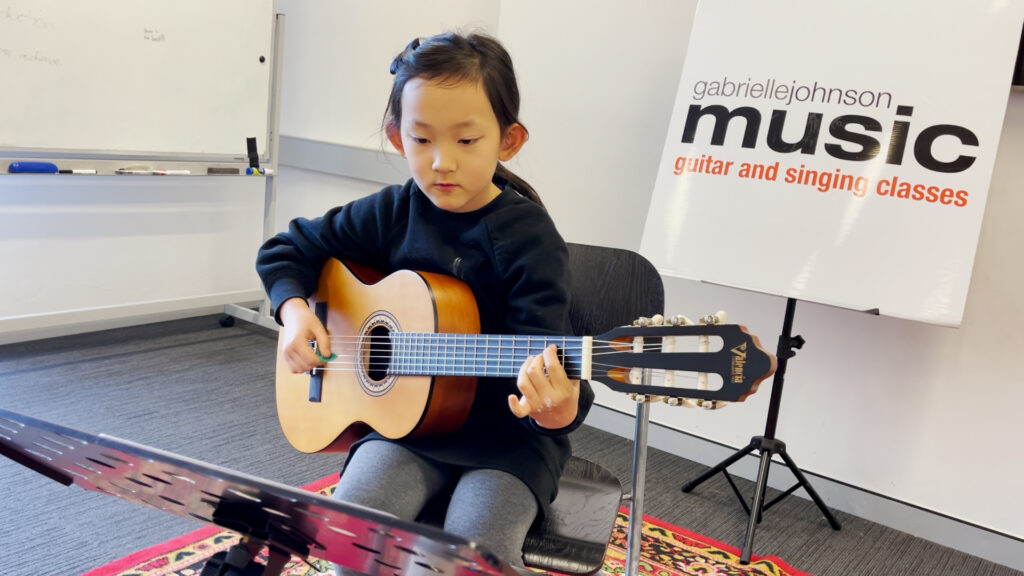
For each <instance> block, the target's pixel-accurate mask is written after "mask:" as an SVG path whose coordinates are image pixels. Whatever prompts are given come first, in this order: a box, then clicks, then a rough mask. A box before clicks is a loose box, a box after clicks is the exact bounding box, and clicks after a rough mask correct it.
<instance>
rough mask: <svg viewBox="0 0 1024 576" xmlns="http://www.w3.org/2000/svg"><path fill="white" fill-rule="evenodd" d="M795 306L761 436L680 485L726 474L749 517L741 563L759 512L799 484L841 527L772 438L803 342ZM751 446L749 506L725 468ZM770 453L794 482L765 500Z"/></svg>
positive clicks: (789, 306)
mask: <svg viewBox="0 0 1024 576" xmlns="http://www.w3.org/2000/svg"><path fill="white" fill-rule="evenodd" d="M795 310H796V300H795V299H793V298H790V299H788V300H787V301H786V317H785V320H784V321H783V323H782V335H781V336H779V346H778V350H777V352H776V357H777V358H778V362H779V363H778V368H777V369H776V371H775V378H774V380H772V395H771V399H770V400H769V402H768V421H767V423H766V424H765V428H764V436H754V437H753V438H751V439H750V444H748V445H747V447H746V448H743V449H742V450H739V451H738V452H736V453H735V454H733V455H732V456H729V457H728V458H726V459H725V460H722V461H721V462H719V463H718V464H717V465H716V466H715V467H714V468H712V469H710V470H708V471H707V472H705V473H704V474H702V475H701V476H700V477H698V478H697V479H695V480H691V481H690V482H688V483H686V484H684V485H683V488H682V490H683V492H687V493H688V492H691V491H692V490H693V489H694V488H696V487H697V486H699V485H700V484H701V483H702V482H704V481H705V480H707V479H708V478H711V477H712V476H714V475H715V474H718V473H719V472H721V473H722V474H724V475H725V478H726V480H728V481H729V485H730V486H732V490H733V492H735V493H736V497H737V498H738V499H739V501H740V504H742V505H743V509H744V510H746V511H747V514H748V515H750V521H749V522H748V524H747V536H746V539H745V540H744V541H743V549H742V551H741V552H740V563H741V564H748V563H750V553H751V549H752V548H753V547H754V529H755V528H756V527H757V524H758V523H759V522H760V521H761V513H762V512H764V511H765V510H767V509H769V508H771V507H772V506H774V505H775V504H777V503H778V502H779V501H781V500H782V499H783V498H785V497H786V496H789V495H790V494H792V493H793V492H795V491H796V489H797V488H800V487H801V486H802V487H803V489H804V490H806V491H807V493H808V494H809V495H810V496H811V499H812V500H814V503H815V504H817V505H818V508H819V509H821V513H822V514H824V515H825V518H826V519H827V520H828V523H829V524H830V525H831V526H832V529H833V530H839V529H840V528H841V526H840V525H839V521H838V520H836V518H835V516H833V515H832V512H831V511H829V509H828V508H827V507H826V506H825V502H824V501H822V499H821V497H820V496H818V493H817V492H815V491H814V488H811V484H810V482H808V481H807V478H806V477H805V476H804V474H803V472H801V471H800V468H798V467H797V465H796V462H793V459H792V458H790V456H789V453H787V452H786V443H785V442H783V441H782V440H779V439H777V438H775V424H776V421H777V420H778V418H779V403H780V402H781V401H782V381H783V378H784V377H785V374H786V364H787V363H788V361H789V359H790V358H792V357H793V356H794V355H796V352H795V351H794V350H793V349H794V348H797V349H799V348H802V347H803V345H804V339H803V337H801V336H792V331H793V312H794V311H795ZM754 450H758V451H760V453H761V467H760V468H759V469H758V471H757V485H756V486H755V487H754V501H753V503H752V504H751V506H749V507H748V506H747V502H746V500H745V499H744V498H743V495H742V494H740V491H739V488H737V487H736V483H735V482H733V480H732V476H730V475H729V471H728V470H726V468H728V467H729V466H731V465H732V464H733V463H735V462H736V461H737V460H739V459H740V458H743V457H744V456H746V455H747V454H750V453H751V452H753V451H754ZM772 454H778V455H779V456H781V457H782V460H783V462H785V463H786V466H787V467H789V469H790V471H791V472H792V473H793V476H795V477H796V479H797V483H796V484H794V485H793V486H792V487H790V488H789V489H788V490H786V491H785V492H783V493H782V494H780V495H779V496H778V497H776V498H775V499H773V500H772V501H771V502H768V503H767V504H764V496H765V490H766V488H767V487H768V469H769V467H770V466H771V463H772Z"/></svg>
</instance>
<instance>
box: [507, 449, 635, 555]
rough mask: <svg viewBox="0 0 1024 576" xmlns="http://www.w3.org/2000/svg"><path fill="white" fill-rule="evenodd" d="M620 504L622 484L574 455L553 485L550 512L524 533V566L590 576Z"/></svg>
mask: <svg viewBox="0 0 1024 576" xmlns="http://www.w3.org/2000/svg"><path fill="white" fill-rule="evenodd" d="M621 502H622V483H621V482H619V479H618V478H616V477H615V476H614V475H613V474H612V473H611V472H609V471H608V470H606V469H604V468H603V467H601V466H600V465H598V464H595V463H594V462H591V461H589V460H585V459H583V458H578V457H576V456H573V457H572V458H570V459H569V462H568V463H567V464H566V468H565V473H563V474H562V479H561V480H560V481H559V483H558V496H557V497H556V498H555V501H554V502H552V503H551V514H550V515H549V516H548V517H547V518H545V520H544V523H543V524H542V525H541V526H540V527H539V528H536V529H534V530H533V531H531V532H530V533H529V534H527V536H526V543H525V544H524V545H523V561H524V562H525V563H526V565H527V566H530V567H533V568H540V569H542V570H551V571H555V572H561V573H563V574H594V573H596V572H598V571H599V570H600V569H601V567H602V565H603V564H604V556H605V550H606V549H607V548H608V540H609V539H610V538H611V535H612V528H614V526H615V517H616V514H617V512H618V509H619V506H620V504H621Z"/></svg>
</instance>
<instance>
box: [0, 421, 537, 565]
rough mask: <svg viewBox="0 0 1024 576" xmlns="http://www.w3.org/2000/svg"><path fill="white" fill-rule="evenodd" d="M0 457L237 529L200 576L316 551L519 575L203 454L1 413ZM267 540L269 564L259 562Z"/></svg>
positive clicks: (490, 557) (343, 558) (458, 544)
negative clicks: (235, 540)
mask: <svg viewBox="0 0 1024 576" xmlns="http://www.w3.org/2000/svg"><path fill="white" fill-rule="evenodd" d="M0 455H2V456H6V457H8V458H10V459H11V460H14V461H15V462H18V463H19V464H22V465H24V466H26V467H28V468H30V469H32V470H35V471H36V472H38V473H40V474H42V475H44V476H46V477H48V478H50V479H52V480H56V481H57V482H60V483H61V484H64V485H65V486H70V485H72V484H75V485H77V486H79V487H80V488H83V489H85V490H91V491H94V492H102V493H104V494H108V495H110V496H115V497H118V498H122V499H125V500H129V501H132V502H135V503H137V504H141V505H143V506H149V507H151V508H156V509H158V510H163V511H165V512H168V513H170V514H174V515H177V516H183V517H186V518H194V519H196V520H200V521H202V522H206V523H208V524H214V525H216V526H220V527H222V528H227V529H229V530H232V531H234V532H237V533H238V534H240V535H241V536H242V539H241V542H239V544H237V545H235V546H234V547H232V548H231V549H230V550H228V551H226V552H220V553H218V554H216V555H214V556H213V557H212V558H210V559H209V560H208V561H207V563H206V566H205V567H204V568H203V571H202V573H201V574H202V576H277V575H279V574H280V573H281V571H282V569H283V568H284V567H285V564H286V563H287V562H288V561H289V560H290V559H291V557H292V556H297V557H299V558H301V559H307V558H308V556H309V555H310V554H315V555H316V556H317V557H318V558H322V559H324V560H327V561H330V562H334V563H336V564H340V565H342V566H345V567H348V568H352V569H355V570H358V571H359V572H363V573H370V574H385V573H387V574H389V575H394V576H441V575H450V576H517V574H516V572H515V571H514V570H513V569H512V568H511V567H510V566H509V565H508V564H506V563H505V562H503V561H501V560H500V559H498V557H497V556H495V555H494V554H493V553H491V552H490V551H488V550H486V549H485V548H484V547H482V546H480V545H478V544H476V543H473V542H469V541H466V540H463V539H461V538H459V537H457V536H454V535H451V534H448V533H447V532H444V531H442V530H440V529H437V528H432V527H430V526H424V525H421V524H414V523H412V522H405V521H401V520H398V519H396V518H394V517H393V516H390V515H388V514H385V513H383V512H380V511H378V510H372V509H370V508H363V507H360V506H356V505H353V504H348V503H345V502H341V501H338V500H334V499H333V498H330V497H327V496H323V495H320V494H315V493H312V492H308V491H306V490H301V489H299V488H292V487H291V486H286V485H284V484H278V483H275V482H271V481H269V480H261V479H259V478H256V477H254V476H248V475H245V474H242V473H240V472H234V471H231V470H228V469H225V468H220V467H217V466H214V465H212V464H206V463H204V462H200V461H198V460H193V459H190V458H186V457H184V456H179V455H177V454H172V453H170V452H164V451H161V450H157V449H155V448H149V447H147V446H142V445H140V444H134V443H131V442H128V441H126V440H119V439H117V438H114V437H112V436H106V435H103V434H101V435H98V436H94V435H91V434H86V433H84V432H80V431H78V430H73V429H71V428H65V427H63V426H58V425H56V424H52V423H49V422H44V421H42V420H36V419H34V418H29V417H27V416H23V415H21V414H17V413H14V412H9V411H7V410H3V409H0ZM264 546H266V547H267V549H268V550H269V554H268V560H267V562H266V564H260V563H259V562H258V561H257V560H256V558H257V554H258V552H259V551H260V550H261V549H262V548H263V547H264Z"/></svg>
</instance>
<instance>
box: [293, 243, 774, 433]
mask: <svg viewBox="0 0 1024 576" xmlns="http://www.w3.org/2000/svg"><path fill="white" fill-rule="evenodd" d="M309 304H310V308H311V309H312V310H313V311H314V312H315V313H316V314H317V316H318V317H319V318H320V320H321V322H323V323H324V326H325V327H326V328H327V332H328V334H329V336H330V339H331V352H332V357H331V359H330V360H329V361H328V362H327V364H326V366H324V367H320V368H316V369H314V370H313V371H311V372H307V373H304V374H293V373H292V372H291V371H290V370H289V368H288V366H287V363H286V362H285V361H284V358H283V355H282V353H281V350H282V348H283V346H282V343H281V341H280V339H279V342H278V358H277V410H278V418H279V420H280V422H281V427H282V429H283V430H284V433H285V436H286V437H287V438H288V441H289V442H290V443H291V444H292V445H293V446H294V447H295V448H297V449H298V450H300V451H302V452H328V451H345V450H347V449H348V447H349V446H350V445H351V443H352V442H354V441H355V440H357V439H358V438H361V437H362V436H363V435H365V434H366V433H367V432H368V431H369V429H370V428H372V429H374V430H376V431H377V432H379V433H380V434H382V435H383V436H386V437H388V438H404V437H408V436H422V435H433V434H446V433H451V432H454V431H455V430H458V429H459V427H460V426H461V425H462V424H463V422H465V420H466V417H467V416H468V414H469V409H470V407H471V406H472V404H473V397H474V394H475V391H476V386H477V377H480V376H485V377H486V376H509V377H515V376H517V375H518V373H519V367H520V366H521V365H522V363H523V362H524V361H525V360H526V357H527V356H529V355H531V354H539V353H540V352H541V351H542V350H543V349H544V348H546V347H547V346H549V345H551V344H555V345H556V346H557V348H558V351H559V357H560V359H561V361H562V365H563V366H564V368H565V370H566V373H567V374H568V375H569V377H570V378H572V379H582V380H590V381H597V382H600V383H602V384H604V385H605V386H607V387H609V388H611V389H612V390H616V391H618V392H624V393H627V394H644V395H657V396H667V397H676V398H680V397H683V398H697V399H703V400H723V401H729V402H736V401H741V400H743V399H744V398H746V397H747V396H749V395H750V394H753V393H754V392H755V391H756V390H757V387H758V385H759V384H760V382H761V381H762V380H764V379H765V378H767V377H768V376H770V375H771V374H772V373H774V372H775V367H776V359H775V357H774V356H772V355H771V354H769V353H767V352H765V350H764V349H763V348H762V347H761V345H760V343H759V342H758V339H757V337H756V336H754V335H752V334H750V333H748V332H747V331H746V329H745V328H744V327H742V326H739V325H730V324H714V325H690V326H646V327H641V326H623V327H620V328H615V329H613V330H611V331H609V332H606V333H605V334H602V335H599V336H524V335H508V334H503V335H485V334H478V332H479V328H480V322H479V314H478V311H477V308H476V303H475V300H474V298H473V294H472V292H471V291H470V289H469V287H468V286H466V285H465V284H464V283H463V282H462V281H460V280H458V279H456V278H452V277H449V276H445V275H442V274H433V273H427V272H414V271H409V270H402V271H398V272H395V273H393V274H390V275H388V276H386V277H384V276H383V275H382V274H380V273H377V272H375V271H373V270H369V269H366V268H364V267H360V266H357V265H354V264H351V263H348V262H344V263H343V262H341V261H339V260H336V259H330V260H328V262H327V263H326V264H325V265H324V268H323V271H322V273H321V275H320V280H319V285H318V288H317V292H316V293H315V294H314V295H313V296H312V297H311V298H310V299H309ZM701 335H707V336H712V337H717V338H718V339H720V342H721V346H720V347H719V348H718V349H716V350H714V351H708V352H663V351H662V350H661V349H662V346H661V342H662V341H663V340H664V339H667V338H675V337H680V336H687V337H694V338H695V337H699V336H701ZM712 339H714V338H712ZM310 345H311V346H315V342H311V343H310ZM647 370H650V371H652V372H654V371H657V372H659V373H672V374H674V373H675V372H677V371H683V372H697V373H708V374H718V375H719V376H720V377H721V381H722V385H721V387H719V388H717V389H695V388H684V387H679V386H675V385H673V386H662V385H653V384H649V385H641V384H640V382H641V381H642V380H641V378H640V377H639V376H640V374H641V372H642V371H647ZM670 380H671V379H670ZM648 381H650V379H649V380H648Z"/></svg>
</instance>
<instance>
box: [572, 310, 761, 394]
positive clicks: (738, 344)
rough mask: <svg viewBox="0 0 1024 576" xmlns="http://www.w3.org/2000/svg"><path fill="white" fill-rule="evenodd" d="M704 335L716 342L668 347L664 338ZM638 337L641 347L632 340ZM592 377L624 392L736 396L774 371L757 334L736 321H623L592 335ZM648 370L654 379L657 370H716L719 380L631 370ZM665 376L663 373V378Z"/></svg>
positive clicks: (692, 371)
mask: <svg viewBox="0 0 1024 576" xmlns="http://www.w3.org/2000/svg"><path fill="white" fill-rule="evenodd" d="M701 336H708V337H710V338H711V340H712V341H714V342H716V343H717V344H720V345H719V346H716V349H715V350H709V351H706V352H679V351H674V349H673V350H671V351H666V350H665V349H664V348H663V343H664V341H665V340H666V339H669V338H672V339H679V338H680V337H688V338H693V339H696V338H699V337H701ZM637 338H642V343H643V345H642V348H641V349H639V350H635V348H634V343H635V342H636V341H637ZM592 358H593V360H592V368H591V377H590V379H591V380H596V381H598V382H601V383H602V384H604V385H605V386H608V387H609V388H611V389H612V390H615V391H617V392H624V393H627V394H645V395H655V396H666V397H670V398H693V399H698V400H717V401H725V402H739V401H742V400H743V399H745V398H746V397H747V396H749V395H751V394H753V393H754V392H756V391H757V387H758V385H760V383H761V381H762V380H764V379H765V378H767V377H769V376H771V375H772V374H774V373H775V368H776V366H777V361H776V358H775V356H774V355H772V354H770V353H768V352H767V351H765V349H764V348H762V347H761V343H760V341H758V339H757V336H754V335H753V334H751V333H749V332H747V329H746V328H745V327H743V326H740V325H738V324H699V325H680V326H671V325H670V326H622V327H619V328H614V329H612V330H610V331H608V332H606V333H604V334H602V335H600V336H595V337H594V344H593V355H592ZM637 369H639V370H651V373H652V375H654V376H655V378H652V380H651V381H652V382H653V381H656V380H658V378H657V377H658V376H659V375H665V374H670V373H671V374H676V373H679V372H685V373H692V374H693V375H696V374H697V373H706V374H717V375H718V376H719V377H720V378H721V386H720V387H718V388H714V387H713V386H712V385H711V384H709V385H708V387H707V389H700V388H697V387H687V386H682V385H679V382H678V380H679V379H668V380H669V381H671V382H673V384H674V385H671V386H669V385H664V384H645V385H640V384H638V383H637V382H636V379H635V378H632V377H631V376H632V374H634V370H637ZM660 380H661V382H665V381H666V378H661V379H660Z"/></svg>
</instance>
